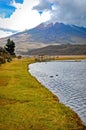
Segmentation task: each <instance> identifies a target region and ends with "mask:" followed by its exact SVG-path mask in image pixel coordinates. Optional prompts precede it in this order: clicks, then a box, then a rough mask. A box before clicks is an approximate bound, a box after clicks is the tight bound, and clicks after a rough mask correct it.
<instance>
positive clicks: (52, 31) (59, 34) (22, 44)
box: [0, 23, 86, 53]
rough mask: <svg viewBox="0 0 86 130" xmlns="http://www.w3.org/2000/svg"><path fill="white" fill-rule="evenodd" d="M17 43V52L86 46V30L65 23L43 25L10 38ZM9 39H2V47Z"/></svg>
mask: <svg viewBox="0 0 86 130" xmlns="http://www.w3.org/2000/svg"><path fill="white" fill-rule="evenodd" d="M10 38H11V39H12V40H13V41H14V42H15V43H16V52H17V53H22V52H27V51H28V49H36V48H41V47H45V46H47V45H62V44H66V45H67V44H72V45H77V44H80V45H84V44H86V28H83V27H78V26H75V25H66V24H63V23H55V24H53V23H50V24H46V23H42V24H40V25H38V26H37V27H35V28H33V29H30V30H25V31H23V32H20V33H17V34H15V35H12V36H10ZM7 39H8V37H6V38H1V39H0V46H4V44H6V41H7Z"/></svg>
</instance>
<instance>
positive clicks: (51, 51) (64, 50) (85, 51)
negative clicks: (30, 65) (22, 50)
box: [26, 45, 86, 55]
mask: <svg viewBox="0 0 86 130" xmlns="http://www.w3.org/2000/svg"><path fill="white" fill-rule="evenodd" d="M26 55H86V45H50V46H47V47H43V48H40V49H33V50H28V52H27V53H26Z"/></svg>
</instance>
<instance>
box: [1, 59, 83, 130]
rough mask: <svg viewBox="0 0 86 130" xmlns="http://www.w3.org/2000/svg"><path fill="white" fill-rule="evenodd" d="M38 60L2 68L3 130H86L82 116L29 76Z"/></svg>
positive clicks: (7, 64) (16, 60) (26, 60)
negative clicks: (29, 65)
mask: <svg viewBox="0 0 86 130" xmlns="http://www.w3.org/2000/svg"><path fill="white" fill-rule="evenodd" d="M33 62H34V59H31V58H22V59H15V60H13V61H12V62H10V63H6V64H3V65H2V66H0V130H85V129H86V127H85V126H84V125H83V124H82V121H81V120H80V118H79V117H78V115H77V114H76V113H75V112H73V111H72V110H71V109H70V108H69V107H66V106H65V105H63V104H61V103H59V100H58V98H57V97H56V96H55V95H53V94H52V93H51V92H50V91H49V90H48V89H47V88H45V87H44V86H42V85H41V84H40V83H39V82H38V81H37V80H36V79H35V78H34V77H32V76H31V74H30V73H29V72H28V64H30V63H33Z"/></svg>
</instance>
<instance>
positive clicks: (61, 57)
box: [28, 56, 86, 126]
mask: <svg viewBox="0 0 86 130" xmlns="http://www.w3.org/2000/svg"><path fill="white" fill-rule="evenodd" d="M64 57H65V60H62V59H63V58H64ZM64 57H63V56H60V60H59V59H57V60H56V61H66V60H68V61H70V60H74V61H76V62H78V61H82V60H86V57H85V59H84V58H82V56H81V57H80V58H79V57H78V56H76V57H78V59H76V57H75V59H74V58H73V56H71V58H72V59H71V58H70V56H68V57H67V56H64ZM67 58H70V59H67ZM79 59H80V60H79ZM52 61H55V60H52ZM48 62H49V61H48ZM50 62H51V61H50ZM34 63H36V62H34ZM34 63H32V64H34ZM29 65H30V64H29ZM29 65H28V66H29ZM29 73H30V72H29ZM31 75H32V74H31ZM32 76H33V75H32ZM33 77H35V76H33ZM35 78H36V77H35ZM36 80H37V81H38V82H39V83H41V82H40V81H39V80H38V79H37V78H36ZM41 85H43V84H42V83H41ZM43 86H44V87H45V88H47V87H46V86H45V85H43ZM47 89H48V90H49V91H50V92H51V93H52V94H54V95H55V93H53V92H52V91H51V90H50V89H49V88H47ZM55 96H56V97H57V98H58V101H59V103H61V104H64V103H62V102H60V99H59V97H58V95H55ZM64 105H65V106H66V107H69V108H70V109H71V110H72V111H74V112H75V113H76V115H77V116H78V117H79V118H80V120H81V121H82V119H81V117H80V116H79V115H78V113H77V112H76V111H75V110H73V109H72V108H71V107H70V106H68V105H66V104H64ZM82 123H83V125H85V126H86V124H84V122H83V121H82Z"/></svg>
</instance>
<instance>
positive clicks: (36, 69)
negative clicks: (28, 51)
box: [29, 61, 86, 125]
mask: <svg viewBox="0 0 86 130" xmlns="http://www.w3.org/2000/svg"><path fill="white" fill-rule="evenodd" d="M29 71H30V73H31V74H32V75H33V76H35V77H36V78H37V79H38V81H39V82H41V83H42V84H43V85H45V86H46V87H47V88H48V89H49V90H50V91H52V92H53V93H54V94H55V95H57V96H58V98H59V100H60V102H62V103H64V104H65V105H67V106H70V107H71V108H72V109H73V110H74V111H75V112H76V113H78V115H79V116H80V117H81V119H82V121H83V122H84V124H85V125H86V61H80V62H79V61H78V62H76V61H52V62H40V63H34V64H31V65H29Z"/></svg>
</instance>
